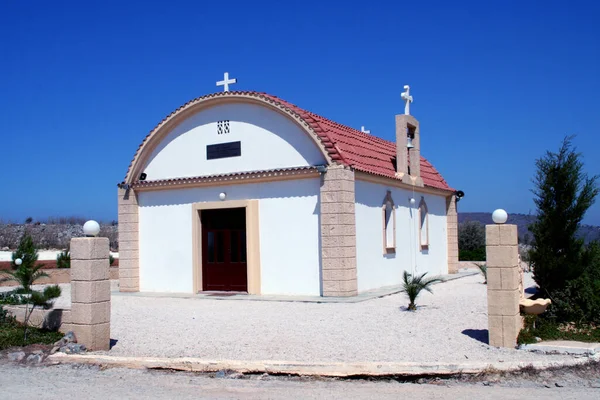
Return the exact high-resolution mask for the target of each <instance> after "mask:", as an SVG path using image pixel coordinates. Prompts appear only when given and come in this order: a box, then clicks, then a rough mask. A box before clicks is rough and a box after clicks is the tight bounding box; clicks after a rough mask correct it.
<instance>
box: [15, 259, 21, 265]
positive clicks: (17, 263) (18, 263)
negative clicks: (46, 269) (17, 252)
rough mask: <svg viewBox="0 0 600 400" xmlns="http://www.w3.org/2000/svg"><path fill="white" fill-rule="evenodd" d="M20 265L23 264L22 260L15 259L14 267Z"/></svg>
mask: <svg viewBox="0 0 600 400" xmlns="http://www.w3.org/2000/svg"><path fill="white" fill-rule="evenodd" d="M21 264H23V260H21V259H20V258H17V259H16V260H15V265H21Z"/></svg>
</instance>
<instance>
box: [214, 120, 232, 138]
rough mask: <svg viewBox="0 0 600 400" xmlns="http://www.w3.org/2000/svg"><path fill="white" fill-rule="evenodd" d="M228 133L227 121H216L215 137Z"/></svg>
mask: <svg viewBox="0 0 600 400" xmlns="http://www.w3.org/2000/svg"><path fill="white" fill-rule="evenodd" d="M226 133H229V120H228V119H224V120H223V121H217V135H224V134H226Z"/></svg>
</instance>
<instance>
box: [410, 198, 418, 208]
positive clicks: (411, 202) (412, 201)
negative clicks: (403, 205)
mask: <svg viewBox="0 0 600 400" xmlns="http://www.w3.org/2000/svg"><path fill="white" fill-rule="evenodd" d="M416 202H417V201H416V200H415V198H414V197H411V198H410V204H412V205H413V206H414V205H415V203H416Z"/></svg>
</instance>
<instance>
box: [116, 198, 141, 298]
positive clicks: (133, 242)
mask: <svg viewBox="0 0 600 400" xmlns="http://www.w3.org/2000/svg"><path fill="white" fill-rule="evenodd" d="M118 196H119V290H120V291H121V292H139V291H140V268H139V225H138V202H137V195H136V194H135V192H134V191H133V190H132V189H129V190H125V189H121V188H119V192H118Z"/></svg>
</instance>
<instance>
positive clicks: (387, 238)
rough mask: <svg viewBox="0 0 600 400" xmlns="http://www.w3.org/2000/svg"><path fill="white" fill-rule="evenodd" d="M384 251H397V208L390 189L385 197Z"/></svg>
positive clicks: (383, 209) (387, 252) (383, 211)
mask: <svg viewBox="0 0 600 400" xmlns="http://www.w3.org/2000/svg"><path fill="white" fill-rule="evenodd" d="M382 214H383V215H382V216H383V253H384V254H389V253H395V252H396V210H395V209H394V200H393V199H392V194H391V192H390V191H388V192H387V194H386V196H385V199H383V206H382Z"/></svg>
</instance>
